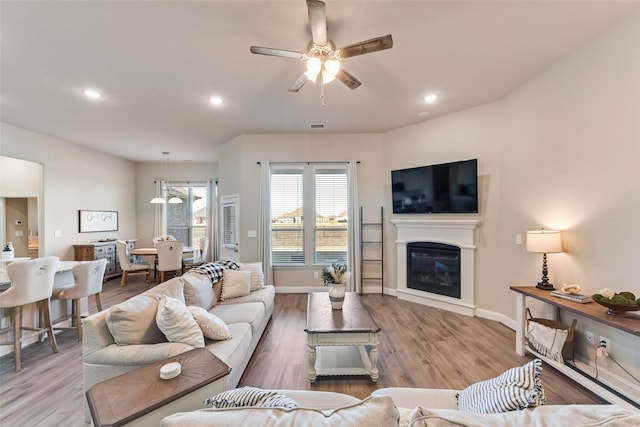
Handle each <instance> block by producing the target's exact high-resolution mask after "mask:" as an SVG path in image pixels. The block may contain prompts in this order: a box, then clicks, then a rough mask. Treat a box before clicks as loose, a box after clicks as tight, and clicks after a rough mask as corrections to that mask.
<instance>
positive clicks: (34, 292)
mask: <svg viewBox="0 0 640 427" xmlns="http://www.w3.org/2000/svg"><path fill="white" fill-rule="evenodd" d="M59 265H60V259H59V258H58V257H55V256H52V257H44V258H36V259H33V260H27V261H16V262H13V263H11V264H9V265H8V266H7V276H8V277H9V280H10V282H11V287H10V288H9V289H7V290H6V291H4V292H2V293H0V308H11V309H12V310H13V316H12V317H13V321H12V325H11V328H12V329H13V342H0V345H13V348H14V357H15V364H16V372H19V371H20V370H21V369H22V361H21V349H22V331H23V330H28V331H36V332H41V333H42V332H46V333H47V338H48V339H49V345H50V346H51V349H52V350H53V352H54V353H57V352H58V344H57V343H56V337H55V335H54V334H53V327H52V324H51V309H50V305H49V304H50V299H51V294H52V293H53V280H54V278H55V275H56V270H57V268H58V266H59ZM32 303H36V306H37V307H38V309H39V310H40V316H39V317H40V318H41V319H42V320H44V325H42V324H40V325H39V326H38V327H29V326H23V325H22V307H24V306H25V305H27V304H32Z"/></svg>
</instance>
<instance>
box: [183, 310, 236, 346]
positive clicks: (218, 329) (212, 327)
mask: <svg viewBox="0 0 640 427" xmlns="http://www.w3.org/2000/svg"><path fill="white" fill-rule="evenodd" d="M187 308H188V309H189V311H190V312H191V314H192V315H193V318H194V319H195V320H196V323H197V324H198V326H200V329H201V330H202V333H203V334H204V336H205V337H207V338H209V339H210V340H228V339H230V338H231V331H229V327H228V326H227V324H226V323H224V320H222V319H221V318H219V317H218V316H216V315H215V314H212V313H209V312H208V311H207V310H205V309H204V308H202V307H198V306H195V305H190V306H188V307H187Z"/></svg>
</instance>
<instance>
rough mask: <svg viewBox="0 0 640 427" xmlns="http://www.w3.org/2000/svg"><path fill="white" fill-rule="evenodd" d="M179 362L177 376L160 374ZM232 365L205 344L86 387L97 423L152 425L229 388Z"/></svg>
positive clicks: (98, 425) (198, 406)
mask: <svg viewBox="0 0 640 427" xmlns="http://www.w3.org/2000/svg"><path fill="white" fill-rule="evenodd" d="M169 362H179V363H180V365H182V372H181V373H180V375H178V376H177V377H175V378H172V379H169V380H163V379H161V378H160V367H161V366H162V365H164V364H166V363H169ZM229 372H231V368H229V366H227V365H226V364H225V363H224V362H222V361H221V360H220V359H218V358H217V357H216V356H214V355H213V354H211V352H210V351H209V350H207V349H205V348H196V349H194V350H191V351H188V352H186V353H182V354H179V355H177V356H173V357H170V358H168V359H165V360H162V361H160V362H157V363H154V364H151V365H147V366H145V367H143V368H140V369H136V370H135V371H131V372H127V373H126V374H123V375H120V376H118V377H115V378H111V379H109V380H106V381H103V382H101V383H98V384H96V385H94V386H93V387H91V388H90V389H89V390H88V391H87V401H88V403H89V410H90V411H91V418H92V419H93V425H94V426H95V427H107V426H113V427H116V426H124V425H126V426H151V425H156V426H157V425H160V420H162V419H163V418H164V417H166V416H168V415H171V414H174V413H176V412H186V411H193V410H195V409H202V408H204V407H205V406H204V405H203V404H202V402H203V401H204V400H205V399H206V398H208V397H211V396H213V395H215V394H218V393H220V392H222V391H224V390H225V389H226V386H227V376H228V375H229Z"/></svg>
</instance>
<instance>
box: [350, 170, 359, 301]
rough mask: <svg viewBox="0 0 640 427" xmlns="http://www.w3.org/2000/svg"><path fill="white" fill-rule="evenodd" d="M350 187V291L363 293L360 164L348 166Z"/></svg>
mask: <svg viewBox="0 0 640 427" xmlns="http://www.w3.org/2000/svg"><path fill="white" fill-rule="evenodd" d="M347 174H348V177H349V179H348V186H349V222H348V224H349V225H348V227H349V232H348V235H349V237H348V239H349V241H348V252H349V269H350V271H351V283H350V284H349V288H350V289H349V290H352V291H355V292H359V293H362V282H361V280H360V277H361V275H362V271H361V270H362V269H361V266H362V263H361V258H362V254H361V253H360V252H361V250H360V212H359V208H358V206H359V201H358V162H357V161H355V160H351V161H349V165H348V166H347Z"/></svg>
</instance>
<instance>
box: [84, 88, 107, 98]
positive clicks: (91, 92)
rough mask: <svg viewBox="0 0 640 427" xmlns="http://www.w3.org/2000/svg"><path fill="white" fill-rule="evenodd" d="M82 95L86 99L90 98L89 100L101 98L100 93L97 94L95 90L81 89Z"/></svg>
mask: <svg viewBox="0 0 640 427" xmlns="http://www.w3.org/2000/svg"><path fill="white" fill-rule="evenodd" d="M82 93H83V94H84V96H86V97H87V98H91V99H100V98H102V94H101V93H100V92H98V91H97V90H93V89H83V90H82Z"/></svg>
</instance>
